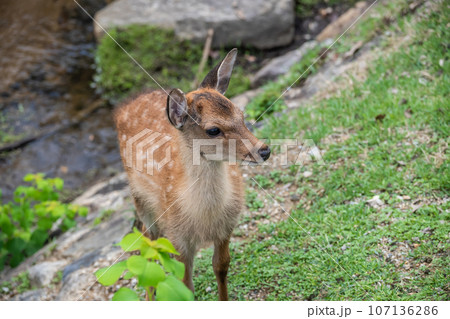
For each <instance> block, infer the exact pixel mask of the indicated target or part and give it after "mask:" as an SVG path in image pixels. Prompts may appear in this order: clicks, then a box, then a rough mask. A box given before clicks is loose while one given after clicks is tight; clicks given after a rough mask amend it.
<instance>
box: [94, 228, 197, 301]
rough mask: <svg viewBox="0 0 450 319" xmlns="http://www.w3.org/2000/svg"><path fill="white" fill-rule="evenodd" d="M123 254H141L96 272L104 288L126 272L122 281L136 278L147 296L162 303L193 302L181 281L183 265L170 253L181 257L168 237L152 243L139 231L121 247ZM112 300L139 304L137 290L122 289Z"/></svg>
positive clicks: (190, 292) (191, 295)
mask: <svg viewBox="0 0 450 319" xmlns="http://www.w3.org/2000/svg"><path fill="white" fill-rule="evenodd" d="M118 245H119V246H120V247H122V249H123V250H124V251H128V252H129V251H138V252H139V255H133V256H131V257H130V258H128V259H127V260H123V261H120V262H118V263H116V264H114V265H112V266H109V267H105V268H101V269H99V270H97V271H96V272H95V275H96V276H97V279H98V281H99V282H100V283H101V284H102V285H104V286H111V285H113V284H114V283H115V282H116V281H117V280H119V278H120V277H121V276H122V274H123V273H124V272H125V271H126V274H125V275H124V276H123V279H131V278H133V277H135V278H136V279H137V280H138V286H139V287H141V288H143V289H144V290H145V291H146V292H147V294H148V296H149V297H150V298H151V299H153V297H155V298H156V300H160V301H168V300H173V301H176V300H180V301H183V300H193V299H194V294H193V293H192V291H190V290H189V289H188V288H187V287H186V286H185V285H184V283H183V282H182V281H181V280H180V279H182V278H183V277H184V270H185V269H184V264H183V263H181V262H179V261H177V260H175V259H172V258H170V254H174V255H179V253H178V252H177V251H176V249H175V248H174V247H173V245H172V243H171V242H170V241H169V240H168V239H166V238H158V239H157V240H150V239H148V238H147V237H145V236H143V235H142V233H140V232H139V231H138V230H137V229H136V228H134V229H133V233H131V234H128V235H126V236H125V237H124V238H123V239H122V241H121V242H120V243H119V244H118ZM112 300H113V301H138V300H139V295H138V294H137V292H136V291H134V290H132V289H130V288H127V287H122V288H120V289H119V290H117V292H116V293H115V294H114V296H113V298H112Z"/></svg>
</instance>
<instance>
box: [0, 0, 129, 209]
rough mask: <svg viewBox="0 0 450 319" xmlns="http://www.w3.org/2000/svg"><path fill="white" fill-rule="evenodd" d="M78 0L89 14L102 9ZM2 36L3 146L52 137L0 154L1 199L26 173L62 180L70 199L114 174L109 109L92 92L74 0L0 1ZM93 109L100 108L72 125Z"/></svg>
mask: <svg viewBox="0 0 450 319" xmlns="http://www.w3.org/2000/svg"><path fill="white" fill-rule="evenodd" d="M79 2H80V4H81V5H82V6H83V7H84V8H86V9H87V10H88V12H90V13H91V14H92V15H93V14H94V13H95V12H96V11H97V10H99V9H101V8H102V7H103V6H104V5H105V1H98V0H97V1H96V0H84V1H79ZM0 38H1V41H0V70H1V77H0V112H1V113H0V132H6V134H7V136H6V137H5V136H3V140H2V143H1V144H2V145H3V146H4V145H8V144H10V143H11V142H14V141H18V140H23V139H25V138H27V137H33V136H39V133H41V132H51V131H53V133H50V134H48V135H46V136H42V137H40V138H38V139H36V140H34V141H32V142H31V143H28V144H26V145H25V146H23V147H19V148H17V149H15V150H13V151H10V152H4V153H1V154H0V189H1V190H2V192H3V199H4V200H8V199H10V198H11V196H12V192H13V190H14V189H15V188H16V187H17V186H18V185H20V184H21V181H22V178H23V176H24V175H25V174H27V173H36V172H43V173H45V174H46V175H47V176H50V177H54V176H59V177H62V178H63V179H64V180H65V186H66V188H67V189H70V190H71V194H76V193H77V192H76V190H82V189H83V188H84V187H86V186H87V185H89V184H90V183H92V182H93V181H94V180H98V179H101V178H104V177H106V176H110V175H112V174H114V173H115V172H117V171H118V170H120V169H121V168H120V167H121V165H120V157H119V152H118V150H117V146H116V135H115V132H114V129H113V123H112V118H111V108H110V107H108V106H106V103H103V102H102V101H101V100H100V101H99V99H100V98H99V97H98V96H97V95H96V94H95V92H94V90H93V89H91V87H90V84H91V81H92V74H93V63H94V61H93V50H94V47H95V39H94V37H93V32H92V21H91V20H90V18H89V17H88V16H86V14H85V13H84V12H82V11H81V9H79V8H78V7H77V5H76V4H75V3H74V1H73V0H27V1H22V0H21V1H17V0H2V1H1V2H0ZM94 104H97V105H98V104H101V105H103V104H105V106H104V107H101V108H98V109H97V110H96V111H94V112H92V113H91V114H89V115H88V116H87V117H85V118H84V119H83V120H81V121H79V120H77V119H78V118H79V115H80V113H81V112H84V111H85V110H86V109H88V108H90V107H91V106H92V105H94ZM73 122H78V123H74V124H70V123H73ZM61 127H64V128H63V129H61ZM3 134H5V133H3Z"/></svg>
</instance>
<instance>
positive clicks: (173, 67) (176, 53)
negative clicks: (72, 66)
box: [94, 25, 250, 102]
mask: <svg viewBox="0 0 450 319" xmlns="http://www.w3.org/2000/svg"><path fill="white" fill-rule="evenodd" d="M110 34H111V37H112V38H114V39H115V40H116V41H117V43H119V44H120V46H122V48H123V49H124V50H125V51H126V52H128V53H129V55H130V56H131V57H130V56H129V55H128V54H126V53H125V52H124V50H122V49H121V48H120V47H119V46H118V45H117V43H116V42H115V41H114V40H113V39H111V37H108V36H104V37H103V38H102V40H101V42H100V44H99V46H98V48H97V51H96V67H97V70H96V75H95V77H94V84H95V86H96V87H97V88H98V90H99V91H100V92H101V93H102V94H103V96H104V97H106V98H107V99H109V100H111V101H112V102H116V101H117V100H119V99H121V98H123V97H125V96H127V95H129V94H130V93H133V92H136V91H140V90H142V89H143V88H156V89H160V87H159V85H158V84H156V83H155V81H154V80H156V81H157V82H158V83H159V84H160V85H161V86H162V87H163V88H164V89H168V88H172V87H177V88H180V89H182V90H183V91H185V92H188V91H190V90H191V89H192V87H191V86H192V83H193V81H194V79H195V74H196V73H197V70H198V65H199V63H200V60H201V55H202V45H201V44H195V43H192V42H190V41H186V40H179V39H177V38H176V37H175V34H174V32H173V31H170V30H164V29H160V28H155V27H150V26H143V25H131V26H128V27H126V28H120V29H113V30H111V31H110ZM225 52H226V51H225V50H222V51H221V54H220V58H223V57H224V56H225ZM133 59H134V60H135V61H136V62H138V63H139V64H140V65H141V66H142V67H143V69H144V70H145V71H144V70H142V69H141V68H140V67H139V66H138V65H137V64H136V63H135V62H134V61H133ZM218 62H219V60H217V61H208V64H207V66H206V67H205V70H204V74H206V73H207V72H208V70H209V68H212V67H213V65H214V64H216V63H218ZM146 73H147V74H146ZM150 76H151V77H153V78H154V80H152V78H151V77H150ZM249 86H250V80H249V78H248V77H247V76H246V75H245V72H244V70H243V69H242V68H240V67H239V66H237V67H236V68H235V71H234V74H233V77H232V80H231V83H230V87H229V90H228V93H227V96H229V97H231V96H233V95H235V94H239V93H241V92H243V91H245V90H247V89H248V88H249Z"/></svg>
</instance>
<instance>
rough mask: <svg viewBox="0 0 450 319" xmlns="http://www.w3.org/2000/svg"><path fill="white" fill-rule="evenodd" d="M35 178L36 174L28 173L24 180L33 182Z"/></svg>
mask: <svg viewBox="0 0 450 319" xmlns="http://www.w3.org/2000/svg"><path fill="white" fill-rule="evenodd" d="M34 179H35V175H34V174H27V175H25V177H24V178H23V181H24V182H32V181H34Z"/></svg>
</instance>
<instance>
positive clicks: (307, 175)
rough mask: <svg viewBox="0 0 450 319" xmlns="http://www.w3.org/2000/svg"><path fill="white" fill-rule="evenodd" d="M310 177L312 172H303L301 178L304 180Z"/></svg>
mask: <svg viewBox="0 0 450 319" xmlns="http://www.w3.org/2000/svg"><path fill="white" fill-rule="evenodd" d="M312 175H313V173H312V172H309V171H305V172H303V177H305V178H308V177H311V176H312Z"/></svg>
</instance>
